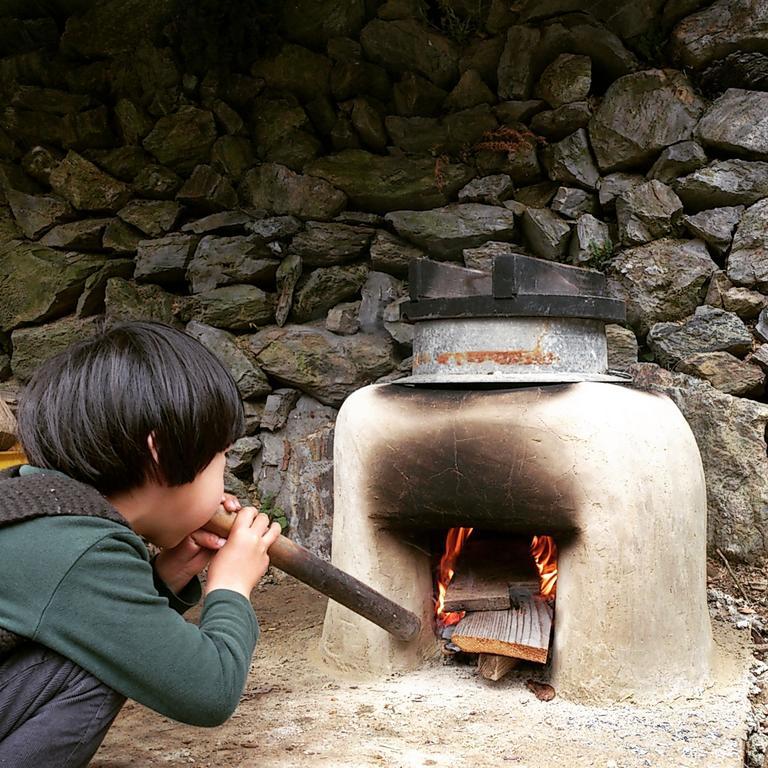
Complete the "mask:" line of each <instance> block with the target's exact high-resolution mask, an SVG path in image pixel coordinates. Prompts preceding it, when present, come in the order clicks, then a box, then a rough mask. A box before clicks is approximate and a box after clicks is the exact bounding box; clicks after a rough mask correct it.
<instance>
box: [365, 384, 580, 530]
mask: <svg viewBox="0 0 768 768" xmlns="http://www.w3.org/2000/svg"><path fill="white" fill-rule="evenodd" d="M569 389H570V385H568V384H565V385H559V384H558V385H546V386H543V387H542V386H536V387H521V388H518V389H516V390H514V396H513V397H512V398H503V399H502V400H499V399H498V398H495V400H496V401H497V402H498V405H497V404H495V403H494V402H493V401H494V398H493V396H494V394H498V393H504V392H511V390H508V389H506V390H485V391H483V390H476V389H474V390H457V389H450V390H449V389H436V388H430V389H428V390H422V389H418V388H412V387H398V388H396V387H387V388H384V389H382V390H380V391H379V392H378V393H377V397H380V398H382V399H383V400H386V401H388V403H387V404H388V406H389V407H391V405H392V402H391V401H392V400H395V401H396V403H395V404H396V406H397V407H398V408H399V409H401V412H402V413H404V414H405V416H406V417H407V419H408V420H409V422H412V425H413V426H412V427H411V428H409V429H408V430H407V431H406V434H395V433H394V432H393V434H391V435H390V434H388V433H387V431H386V427H385V428H384V429H383V430H382V431H381V433H380V435H379V436H378V438H377V440H376V441H375V446H372V449H373V450H375V452H376V454H378V456H379V457H380V460H379V461H375V460H374V461H371V462H370V463H369V464H368V466H369V472H370V476H369V478H368V480H369V482H368V487H369V489H370V492H371V494H372V497H373V498H375V499H376V502H375V504H374V505H373V509H374V512H373V517H374V518H375V519H376V520H377V521H378V522H380V523H381V524H382V525H386V527H389V528H398V527H404V528H409V529H412V530H419V529H420V530H428V529H434V528H450V527H454V526H461V525H475V526H480V527H486V528H493V529H495V530H498V531H509V532H511V533H514V532H521V533H523V532H530V531H531V530H532V527H533V528H535V529H536V533H539V534H549V533H558V534H559V533H567V532H569V531H573V530H574V527H575V523H574V508H575V500H576V498H577V496H578V494H577V479H576V478H575V476H574V474H573V473H572V472H570V471H569V467H568V466H567V458H565V455H564V453H563V452H562V451H561V452H558V451H557V446H556V445H554V446H553V445H552V444H550V445H545V443H546V442H547V441H546V439H545V440H542V441H541V442H537V438H536V437H535V436H533V437H532V432H531V429H530V427H529V426H527V425H525V424H520V423H518V424H516V423H515V420H514V418H513V415H512V414H510V418H505V412H504V410H503V409H504V407H505V406H508V407H510V408H512V407H514V408H517V409H525V408H528V407H532V406H538V407H541V400H542V397H546V399H547V400H548V401H550V402H554V399H557V398H560V397H564V396H566V395H567V393H568V391H569ZM499 406H501V408H502V410H501V411H500V412H499V414H498V417H495V416H494V418H492V419H489V418H488V409H489V408H496V407H499ZM436 411H437V415H438V416H444V418H435V415H436V413H435V412H436ZM424 413H428V414H429V418H422V419H421V423H419V422H420V415H421V414H424ZM553 442H556V441H550V443H553ZM498 456H504V457H505V460H504V463H501V462H500V461H499V459H498Z"/></svg>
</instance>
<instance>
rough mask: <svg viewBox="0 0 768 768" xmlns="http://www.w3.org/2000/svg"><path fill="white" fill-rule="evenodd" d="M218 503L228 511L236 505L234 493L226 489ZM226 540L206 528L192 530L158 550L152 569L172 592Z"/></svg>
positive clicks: (190, 577)
mask: <svg viewBox="0 0 768 768" xmlns="http://www.w3.org/2000/svg"><path fill="white" fill-rule="evenodd" d="M221 503H222V504H223V505H224V508H225V509H226V510H227V511H228V512H237V511H238V510H239V509H240V502H239V501H238V499H237V497H236V496H232V495H231V494H229V493H225V494H224V496H223V497H222V500H221ZM226 543H227V540H226V539H223V538H221V537H220V536H217V535H216V534H215V533H211V532H210V531H205V530H203V529H200V530H197V531H193V532H192V533H191V534H190V535H189V536H187V537H186V538H185V539H184V540H183V541H182V542H181V543H180V544H177V545H176V546H175V547H172V548H169V549H164V550H163V551H162V552H160V554H159V555H158V556H157V557H156V558H155V572H156V573H157V575H158V576H159V577H160V578H161V579H162V581H163V583H164V584H165V585H166V586H167V587H168V588H169V589H170V590H171V591H172V592H175V593H178V592H180V591H181V590H182V589H184V587H186V586H187V584H189V582H190V580H191V579H192V578H194V577H195V576H197V574H198V573H200V572H201V571H202V570H203V569H204V568H205V566H206V565H208V563H209V562H210V561H211V558H212V557H213V556H214V555H215V554H216V552H218V551H219V550H220V549H221V548H222V547H223V546H224V545H225V544H226Z"/></svg>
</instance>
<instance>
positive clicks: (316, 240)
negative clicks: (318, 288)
mask: <svg viewBox="0 0 768 768" xmlns="http://www.w3.org/2000/svg"><path fill="white" fill-rule="evenodd" d="M373 234H374V230H372V229H370V228H368V227H357V226H352V225H349V224H337V223H330V222H329V223H325V222H321V221H309V222H307V226H306V229H304V231H303V232H299V233H298V234H297V235H296V237H294V238H293V241H292V243H291V250H292V251H293V252H294V253H297V254H298V255H299V256H301V260H302V262H303V263H304V264H306V265H307V266H310V267H328V266H331V265H333V264H342V263H344V262H345V261H352V260H354V259H357V258H360V257H361V256H364V255H366V254H367V251H368V245H369V243H370V242H371V239H372V237H373Z"/></svg>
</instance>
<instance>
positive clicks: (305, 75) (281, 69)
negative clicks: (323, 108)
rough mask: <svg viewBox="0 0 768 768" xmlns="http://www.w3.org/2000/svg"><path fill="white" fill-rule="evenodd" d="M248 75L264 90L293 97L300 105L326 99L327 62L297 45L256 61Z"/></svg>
mask: <svg viewBox="0 0 768 768" xmlns="http://www.w3.org/2000/svg"><path fill="white" fill-rule="evenodd" d="M251 74H252V75H253V76H254V77H255V78H259V79H262V80H263V81H264V82H265V83H266V85H267V87H268V88H271V89H273V90H274V91H276V92H284V91H288V92H289V93H294V94H296V96H298V98H299V99H301V100H302V101H310V100H311V99H313V98H315V96H317V95H318V94H324V95H330V76H331V61H330V59H328V58H327V57H326V56H322V55H320V54H319V53H315V52H314V51H310V50H309V49H308V48H304V47H303V46H301V45H294V44H292V43H285V44H283V46H282V47H281V48H280V50H279V52H278V53H277V54H276V55H274V56H271V57H268V58H263V59H259V60H258V61H256V62H255V63H254V65H253V66H252V67H251Z"/></svg>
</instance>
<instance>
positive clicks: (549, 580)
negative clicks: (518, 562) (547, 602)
mask: <svg viewBox="0 0 768 768" xmlns="http://www.w3.org/2000/svg"><path fill="white" fill-rule="evenodd" d="M531 554H532V555H533V559H534V560H535V561H536V567H537V568H538V569H539V583H540V586H539V591H540V592H541V594H542V595H545V596H547V597H548V596H551V597H554V596H555V591H556V587H557V545H556V544H555V540H554V539H553V538H552V537H551V536H534V537H533V540H532V541H531Z"/></svg>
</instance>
